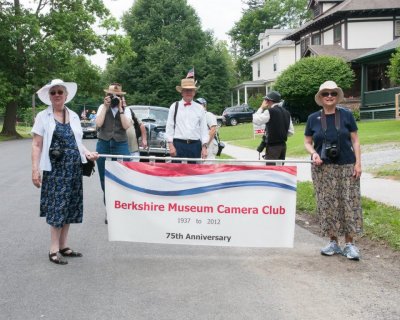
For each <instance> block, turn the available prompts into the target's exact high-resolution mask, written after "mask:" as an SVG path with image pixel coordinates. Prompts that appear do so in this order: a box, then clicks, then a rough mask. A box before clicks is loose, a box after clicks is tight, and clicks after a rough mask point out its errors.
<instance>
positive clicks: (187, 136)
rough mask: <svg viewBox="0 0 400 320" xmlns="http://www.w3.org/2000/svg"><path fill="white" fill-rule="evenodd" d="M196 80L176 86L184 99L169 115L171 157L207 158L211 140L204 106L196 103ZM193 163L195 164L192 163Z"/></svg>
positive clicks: (189, 80)
mask: <svg viewBox="0 0 400 320" xmlns="http://www.w3.org/2000/svg"><path fill="white" fill-rule="evenodd" d="M197 89H198V87H196V83H195V81H194V79H192V78H191V79H182V80H181V85H180V86H176V91H178V92H179V93H180V94H181V96H182V99H181V100H180V101H177V102H174V103H173V104H172V105H171V106H170V108H169V113H168V120H167V127H166V134H167V141H168V146H169V151H170V154H171V156H173V157H179V158H203V159H205V158H207V143H208V140H209V136H208V129H207V120H206V115H205V113H204V109H203V106H202V105H200V104H198V103H196V102H194V101H193V98H194V96H195V95H196V90H197ZM191 163H193V162H191Z"/></svg>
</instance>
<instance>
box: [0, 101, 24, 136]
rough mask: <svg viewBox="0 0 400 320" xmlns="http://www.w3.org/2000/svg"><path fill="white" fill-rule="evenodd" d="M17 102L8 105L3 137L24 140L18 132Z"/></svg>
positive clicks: (2, 132)
mask: <svg viewBox="0 0 400 320" xmlns="http://www.w3.org/2000/svg"><path fill="white" fill-rule="evenodd" d="M17 107H18V103H17V101H11V102H9V103H7V105H6V113H5V116H4V123H3V130H2V131H1V135H4V136H8V137H15V138H17V139H19V138H22V136H21V135H20V134H19V133H18V132H17V129H16V123H17Z"/></svg>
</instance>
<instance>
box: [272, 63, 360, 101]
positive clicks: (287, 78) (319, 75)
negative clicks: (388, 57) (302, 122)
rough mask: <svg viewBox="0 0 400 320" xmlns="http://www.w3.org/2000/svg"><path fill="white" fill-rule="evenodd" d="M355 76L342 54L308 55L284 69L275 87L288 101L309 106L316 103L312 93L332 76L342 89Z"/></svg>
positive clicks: (348, 85)
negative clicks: (338, 56)
mask: <svg viewBox="0 0 400 320" xmlns="http://www.w3.org/2000/svg"><path fill="white" fill-rule="evenodd" d="M354 78H355V76H354V72H353V70H352V69H351V68H350V66H349V65H348V63H347V62H346V61H345V60H343V59H341V58H336V57H328V56H320V57H309V58H303V59H301V60H299V61H297V62H296V63H295V64H292V65H291V66H289V67H288V68H287V69H286V70H284V71H283V72H282V73H281V75H280V76H279V77H278V78H277V80H276V82H275V84H274V89H275V90H277V91H279V92H280V94H281V95H282V97H283V98H284V99H285V100H286V101H288V102H289V103H292V104H294V105H296V106H299V107H302V108H309V107H311V106H314V107H316V104H315V101H314V96H315V94H316V93H317V92H318V90H319V86H320V85H321V84H322V83H323V82H325V81H327V80H332V81H335V82H336V84H337V85H338V86H339V87H341V88H342V89H348V88H350V87H351V86H352V85H353V82H354Z"/></svg>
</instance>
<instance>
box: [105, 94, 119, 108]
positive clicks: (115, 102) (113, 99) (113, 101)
mask: <svg viewBox="0 0 400 320" xmlns="http://www.w3.org/2000/svg"><path fill="white" fill-rule="evenodd" d="M108 96H109V97H110V98H111V104H110V106H111V108H114V107H118V106H119V99H118V97H117V95H115V94H109V95H108Z"/></svg>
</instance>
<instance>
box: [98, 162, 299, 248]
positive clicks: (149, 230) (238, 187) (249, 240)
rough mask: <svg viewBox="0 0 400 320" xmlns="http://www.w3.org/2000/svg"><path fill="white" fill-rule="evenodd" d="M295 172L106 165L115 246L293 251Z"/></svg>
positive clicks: (176, 165)
mask: <svg viewBox="0 0 400 320" xmlns="http://www.w3.org/2000/svg"><path fill="white" fill-rule="evenodd" d="M296 174H297V168H296V167H295V166H265V165H264V166H253V165H228V164H180V163H142V162H118V161H106V172H105V189H106V209H107V218H108V233H109V240H110V241H132V242H146V243H163V244H186V245H210V246H235V247H290V248H291V247H293V241H294V227H295V213H296V188H297V180H296Z"/></svg>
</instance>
